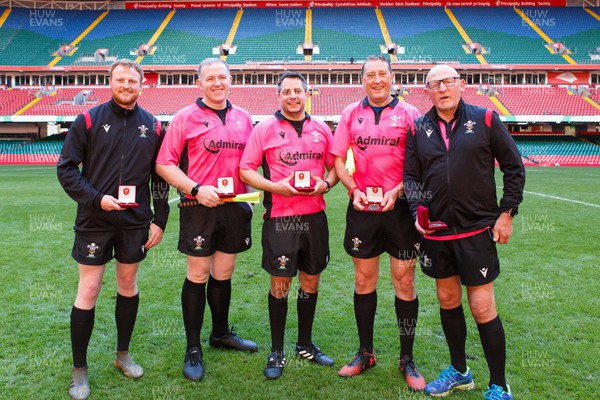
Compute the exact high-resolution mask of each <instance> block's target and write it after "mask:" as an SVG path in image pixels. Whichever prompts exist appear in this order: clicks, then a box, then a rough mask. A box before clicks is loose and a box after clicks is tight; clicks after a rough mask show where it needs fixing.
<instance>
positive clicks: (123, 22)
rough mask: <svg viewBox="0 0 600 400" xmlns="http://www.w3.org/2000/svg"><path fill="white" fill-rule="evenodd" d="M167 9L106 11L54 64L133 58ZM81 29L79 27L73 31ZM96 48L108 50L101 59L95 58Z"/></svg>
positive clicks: (161, 20)
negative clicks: (70, 53)
mask: <svg viewBox="0 0 600 400" xmlns="http://www.w3.org/2000/svg"><path fill="white" fill-rule="evenodd" d="M89 12H91V11H89ZM168 12H169V11H168V10H152V11H148V10H139V11H129V10H113V11H110V12H109V13H108V15H107V16H106V17H105V18H104V19H103V20H102V21H100V23H99V24H98V25H97V26H96V27H95V28H94V29H92V31H91V32H89V33H88V34H87V36H85V37H84V38H83V40H81V42H80V43H79V45H78V46H79V49H78V50H77V51H76V52H75V53H74V54H73V56H71V57H63V58H62V59H61V60H60V61H59V62H58V63H57V64H56V65H110V64H112V62H113V61H114V60H115V59H117V58H133V59H135V58H136V57H137V54H136V53H135V51H136V49H137V48H138V47H139V46H140V45H143V44H145V43H146V42H148V40H150V38H151V37H152V35H153V34H154V32H155V31H156V29H157V28H158V27H159V26H160V24H161V23H162V22H163V20H164V19H165V17H166V16H167V14H168ZM88 25H89V24H88ZM86 28H87V26H86ZM83 30H84V29H81V30H80V31H79V32H77V34H79V33H80V32H81V31H83ZM98 49H108V54H107V56H106V57H105V58H104V59H103V60H102V59H100V60H99V59H96V58H95V53H96V51H97V50H98ZM132 53H133V54H132Z"/></svg>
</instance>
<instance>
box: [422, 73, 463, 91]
mask: <svg viewBox="0 0 600 400" xmlns="http://www.w3.org/2000/svg"><path fill="white" fill-rule="evenodd" d="M459 78H460V77H458V76H453V77H450V78H444V79H440V80H437V81H429V82H428V83H427V87H428V88H429V89H431V90H440V85H441V84H442V83H443V84H444V86H446V87H447V88H451V87H453V86H454V85H456V80H457V79H459Z"/></svg>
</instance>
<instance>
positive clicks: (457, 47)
mask: <svg viewBox="0 0 600 400" xmlns="http://www.w3.org/2000/svg"><path fill="white" fill-rule="evenodd" d="M4 11H5V9H4V8H1V7H0V15H2V13H3V12H4ZM594 12H595V13H596V14H600V9H598V8H596V9H594ZM520 13H522V14H520ZM5 14H8V18H7V19H6V21H5V22H4V23H3V25H2V26H1V28H0V66H6V67H10V66H23V67H34V68H33V69H31V70H30V71H33V72H31V73H30V74H31V75H32V76H31V77H29V76H18V75H16V74H23V75H26V74H27V72H25V73H23V72H21V71H19V72H14V71H15V69H14V68H13V69H10V68H7V69H6V70H7V71H8V72H4V71H2V72H0V116H1V117H2V118H4V120H5V121H9V120H10V121H13V120H12V119H9V118H6V117H10V116H13V117H14V116H15V113H17V112H21V111H23V107H25V106H26V105H28V104H30V105H31V107H30V108H28V109H27V110H25V111H23V112H22V114H21V116H19V117H18V118H31V117H34V116H42V117H41V118H38V119H35V118H34V119H29V120H28V121H39V120H42V121H46V120H47V118H48V116H49V117H50V118H52V117H54V116H57V117H67V118H64V119H62V118H61V119H59V120H60V121H69V120H70V118H69V117H74V116H76V115H78V114H80V113H81V112H83V111H85V110H87V109H89V108H91V107H94V106H95V105H97V104H100V103H102V102H105V101H108V100H109V99H110V89H109V88H107V87H105V86H101V87H98V86H60V83H58V84H57V85H56V86H55V87H47V86H46V85H44V82H46V77H48V76H49V77H50V78H51V79H52V78H53V77H56V74H58V82H64V83H65V84H66V82H73V81H74V79H75V78H74V77H75V75H77V76H78V77H77V81H78V82H79V83H81V82H82V79H84V80H83V82H86V83H85V84H86V85H88V84H89V83H88V82H90V83H93V82H95V77H96V76H95V74H103V75H104V74H105V73H106V72H105V70H106V66H107V65H110V64H111V63H112V62H113V61H114V60H115V59H116V58H118V57H126V58H130V59H136V58H138V56H140V55H143V56H144V57H143V58H141V57H140V58H138V60H139V59H141V64H142V65H144V66H147V67H148V68H147V69H146V71H152V73H151V74H147V75H148V76H151V78H149V81H148V82H147V84H146V85H145V86H144V88H143V91H142V93H141V95H140V97H139V104H140V105H141V106H142V107H144V108H146V109H147V110H149V111H150V112H152V113H153V114H155V115H158V116H160V117H161V119H163V120H165V119H167V120H168V118H169V117H170V116H171V115H173V114H175V113H176V112H177V111H179V110H180V109H182V108H183V107H186V106H188V105H190V104H192V103H193V102H194V101H195V100H196V99H197V98H198V97H199V96H201V93H200V91H199V90H198V88H197V87H196V86H195V85H189V86H183V85H178V86H173V85H170V83H171V82H175V83H186V82H187V83H191V82H192V80H193V79H194V78H193V74H194V72H192V70H191V69H190V68H189V66H194V67H195V66H196V65H197V64H198V63H199V62H200V61H201V60H202V59H204V58H206V57H211V56H216V57H218V56H219V54H218V52H219V49H220V48H221V45H222V44H224V43H228V44H231V45H232V46H233V49H232V50H230V51H229V54H227V62H228V64H230V65H234V67H233V68H234V69H235V70H234V71H233V73H234V74H235V76H234V78H235V79H236V82H242V81H244V82H246V83H249V82H254V81H255V78H257V80H259V81H262V82H271V81H272V79H276V76H277V74H278V73H281V71H283V70H286V69H288V65H290V66H292V65H294V64H296V63H298V65H296V66H292V67H290V68H291V69H299V70H300V71H304V68H305V67H306V69H307V70H309V71H310V73H312V72H315V74H314V75H317V76H319V78H310V80H311V82H321V78H320V76H321V74H323V78H324V79H323V82H331V83H334V82H337V83H338V85H331V86H330V85H325V84H323V85H321V84H318V83H317V84H313V85H312V89H313V91H312V92H313V95H312V97H311V103H310V104H311V111H310V112H311V114H313V115H316V116H321V117H326V118H327V119H328V121H330V122H332V121H333V122H335V121H336V118H337V116H339V114H340V113H341V112H342V110H343V109H344V108H345V107H346V106H347V105H348V104H350V103H352V102H355V101H360V100H361V99H362V98H363V97H364V91H363V89H362V87H361V86H360V85H357V84H353V85H349V83H350V82H352V83H356V82H357V78H356V77H357V76H358V68H360V63H361V62H362V60H363V59H364V58H365V57H367V56H368V55H371V54H380V53H382V52H383V53H385V52H386V47H385V46H383V45H385V44H387V45H392V44H394V45H396V46H397V47H394V46H392V47H388V48H387V49H388V50H389V49H393V50H397V52H396V54H392V52H390V51H388V52H389V53H390V57H391V59H392V60H393V61H394V62H396V61H395V59H396V57H397V60H398V61H397V64H396V66H395V69H396V72H398V74H399V75H401V76H402V77H401V78H398V79H400V80H401V81H402V82H404V85H403V86H400V88H401V92H400V93H399V95H400V96H401V100H403V101H406V102H407V103H409V104H412V105H414V106H415V107H417V109H418V110H419V111H420V112H421V113H425V112H427V111H428V110H429V109H430V108H431V102H430V100H429V99H428V98H427V94H426V92H425V90H424V89H423V86H422V85H414V84H411V83H414V82H419V81H422V79H423V76H424V72H425V71H424V68H429V67H430V65H431V64H436V63H442V62H452V63H456V65H457V66H458V68H459V70H460V72H461V74H463V73H465V74H466V76H468V77H469V78H468V79H469V82H472V83H474V84H471V85H469V86H467V87H466V89H465V91H464V92H463V98H464V100H465V101H466V102H468V103H471V104H475V105H478V106H482V107H486V108H490V109H492V110H494V111H496V112H497V113H498V114H500V115H502V114H506V115H507V118H506V120H507V121H509V122H508V124H509V125H510V124H511V121H512V127H511V128H510V129H513V130H516V131H519V130H521V129H522V128H523V127H522V126H516V124H517V123H518V124H520V125H522V124H524V122H522V121H523V117H524V116H525V119H526V120H529V118H528V117H529V116H535V118H532V119H533V120H535V121H539V122H541V123H539V124H535V125H533V133H532V132H529V133H528V134H516V135H515V138H516V140H517V144H518V146H519V149H520V151H521V153H522V157H523V160H524V162H526V164H527V165H600V154H599V152H598V149H600V146H598V143H600V139H599V138H600V134H596V133H587V134H583V133H581V132H580V131H581V123H579V126H577V128H576V130H577V132H578V135H580V137H581V139H579V138H574V137H571V136H565V134H564V132H563V130H564V131H567V132H573V131H575V129H574V128H570V129H565V128H564V125H565V124H564V123H563V124H559V123H557V117H559V119H562V118H563V117H565V119H564V121H567V120H569V119H570V121H573V120H575V121H579V120H581V119H582V117H586V116H587V117H588V118H583V123H587V122H586V121H596V120H597V119H594V118H590V117H595V116H598V115H600V109H598V108H596V107H595V105H594V103H593V102H595V103H596V104H600V90H599V89H598V87H597V83H595V82H597V79H598V73H599V72H600V70H598V71H596V70H595V69H593V68H595V65H594V64H600V21H598V20H597V19H595V18H594V17H593V16H592V13H588V12H587V11H586V10H585V9H583V8H580V7H566V8H565V7H560V8H558V7H557V8H553V7H549V8H548V7H538V8H509V7H506V8H503V7H468V8H460V7H457V8H453V7H452V8H447V9H446V8H442V7H437V8H436V7H422V8H421V7H420V8H392V7H390V8H387V7H383V8H381V9H377V10H376V9H375V8H348V7H339V8H321V7H317V8H312V9H311V15H312V17H311V19H310V20H312V24H310V25H308V26H306V23H307V22H306V21H307V10H306V9H305V8H247V9H243V10H242V9H239V10H238V9H235V8H223V9H210V10H207V9H186V10H179V9H178V10H114V9H113V10H110V11H108V12H103V11H89V10H88V11H82V10H52V9H40V10H35V9H31V10H30V9H19V8H14V9H12V10H11V11H10V13H8V11H7V12H6V13H5ZM521 15H523V17H522V16H521ZM378 17H379V18H378ZM526 19H529V20H531V22H533V23H534V24H537V27H539V28H540V29H541V30H542V31H543V33H541V34H540V33H538V32H536V31H535V29H533V28H532V27H531V26H530V25H529V23H528V21H526ZM98 21H99V22H98ZM238 21H239V25H238V24H237V22H238ZM95 22H98V24H97V25H96V26H94V24H95ZM167 22H168V23H167ZM417 22H418V23H417ZM161 25H162V27H164V28H165V29H164V30H162V27H161ZM92 27H93V29H90V28H92ZM86 29H87V30H88V32H87V34H86V35H82V33H83V32H85V31H86ZM161 30H162V31H161ZM161 32H162V33H161ZM159 33H160V35H159ZM544 34H546V35H548V36H549V37H550V38H551V39H552V40H554V41H556V42H559V43H561V45H562V44H564V46H566V47H565V48H569V49H570V54H569V55H570V57H571V58H572V59H573V60H575V62H577V63H580V64H592V65H587V66H586V67H584V68H582V71H583V72H580V71H579V70H577V69H569V68H565V69H564V72H571V71H573V74H571V76H572V78H573V79H577V81H573V82H574V83H573V84H572V85H571V86H572V87H571V88H568V87H567V86H566V84H565V85H561V86H552V85H510V86H507V85H500V84H493V83H490V84H487V83H486V82H498V81H499V79H500V78H501V77H502V76H503V75H504V79H510V80H511V82H514V81H519V82H523V81H527V82H537V79H539V80H540V81H544V76H545V73H547V77H548V81H549V82H556V81H557V80H556V75H557V74H555V73H554V71H559V74H560V72H562V71H561V70H562V66H565V65H566V64H567V63H569V62H573V61H571V59H570V58H569V56H566V57H563V56H561V55H559V54H553V53H552V52H551V51H550V50H549V49H548V46H547V43H546V41H545V40H544V38H543V37H542V36H543V35H544ZM80 35H81V37H79V36H80ZM78 37H79V38H78ZM74 40H76V41H78V43H77V44H75V46H76V47H77V49H76V50H74V51H73V52H72V56H69V55H68V54H63V56H62V58H60V59H55V55H53V54H52V53H54V52H55V51H56V50H57V49H59V48H60V46H62V45H65V44H70V43H73V41H74ZM305 40H307V41H308V42H311V40H312V43H313V44H314V45H315V46H318V48H319V51H315V52H314V53H313V54H312V62H311V57H308V56H307V57H306V58H305V55H304V54H298V49H299V48H300V49H302V44H303V43H304V41H305ZM471 42H475V43H476V45H475V47H471V48H469V44H470V43H471ZM381 46H383V47H381ZM99 49H106V50H107V53H102V54H101V56H102V57H99V56H98V53H97V51H98V50H99ZM138 49H139V50H143V51H144V53H139V52H138ZM476 49H479V50H482V51H481V54H474V53H475V50H476ZM63 50H64V49H63ZM70 52H71V51H70V49H69V52H67V53H70ZM594 52H596V53H595V54H597V55H598V57H595V58H593V57H591V56H590V54H591V53H594ZM300 53H301V52H300ZM223 58H224V57H223ZM596 58H597V59H596ZM53 60H54V61H53ZM51 62H52V63H51ZM263 62H267V63H270V64H269V65H267V66H265V64H261V63H263ZM351 62H355V64H357V65H355V66H351V65H349V64H350V63H351ZM486 62H487V63H489V64H492V65H491V66H490V67H489V68H487V69H486V68H485V66H481V67H482V69H478V68H472V64H478V63H482V64H483V63H486ZM49 63H51V64H49ZM54 63H56V67H55V68H56V71H58V72H52V75H50V74H48V72H45V71H46V70H47V68H46V69H44V68H41V67H45V66H48V67H50V68H53V65H54ZM279 63H281V65H279ZM325 64H327V65H325ZM465 64H469V65H471V67H467V68H465V69H463V68H461V67H462V65H465ZM508 64H510V65H509V68H508V69H503V68H504V67H505V66H506V65H508ZM530 64H536V69H535V70H534V69H531V66H530ZM319 65H323V68H322V70H319V68H320V67H319ZM422 65H423V66H422ZM511 65H512V66H514V65H516V66H517V67H512V66H511ZM521 65H522V67H521ZM526 65H527V66H526ZM155 66H156V67H157V68H156V69H153V67H155ZM171 66H177V67H176V68H172V71H173V72H172V73H171V72H170V71H169V68H171ZM499 66H501V67H502V68H501V69H496V67H499ZM538 66H541V67H539V68H538ZM544 66H548V67H547V68H544ZM38 67H40V68H38ZM63 67H64V68H65V69H66V70H65V71H63ZM70 67H74V68H70ZM78 67H92V68H91V69H89V68H78ZM96 67H97V68H96ZM94 68H96V69H94ZM578 68H579V67H578ZM67 70H68V71H67ZM71 70H72V71H74V72H71ZM42 71H43V72H42ZM79 71H83V72H79ZM88 71H89V72H88ZM163 71H167V73H166V75H165V73H164V72H163ZM265 71H268V73H265ZM323 71H329V72H328V74H330V76H329V77H326V76H325V74H327V72H323ZM490 71H494V72H493V73H490ZM506 71H508V74H506ZM529 71H531V73H529ZM550 71H553V72H552V73H551V72H550ZM588 71H589V72H588ZM61 74H62V75H63V76H62V80H61V76H60V75H61ZM67 74H68V76H67ZM80 74H81V76H83V77H84V78H80V77H79V75H80ZM478 74H480V75H478ZM528 74H529V75H530V78H528V77H527V75H528ZM11 75H14V80H11ZM88 75H91V77H92V79H87V80H86V77H87V76H88ZM159 75H160V78H159ZM167 75H168V76H167ZM564 75H568V74H564ZM179 76H181V77H182V78H181V80H179ZM260 76H262V77H263V78H260ZM490 76H491V77H492V78H493V79H492V78H490ZM507 76H509V77H507ZM100 77H101V78H103V77H102V76H100ZM265 77H266V79H265ZM334 77H335V79H334ZM499 77H500V78H499ZM515 77H518V78H516V80H514V79H515ZM586 77H587V79H588V80H589V83H591V87H589V88H588V85H589V83H588V82H586V81H585V79H586ZM18 78H19V79H18ZM67 78H68V79H67ZM567 78H568V79H571V78H569V77H567ZM263 79H264V80H263ZM559 79H562V78H559ZM568 79H567V80H566V82H570V80H568ZM563 80H565V79H563ZM342 82H344V85H342V84H341V83H342ZM406 82H409V83H408V84H407V83H406ZM477 82H482V83H481V84H477ZM165 83H169V84H168V85H165ZM13 84H14V85H15V86H16V88H14V89H10V87H11V86H12V85H13ZM30 84H31V85H33V86H24V85H30ZM20 85H23V86H20ZM594 85H596V86H594ZM19 87H21V88H19ZM396 87H398V86H396ZM41 89H49V91H48V92H47V93H45V94H42V93H41V92H42V91H43V90H41ZM579 89H582V90H579ZM54 90H56V91H55V92H53V91H54ZM231 90H232V91H231V96H230V100H231V101H232V103H234V104H236V105H238V106H241V107H243V108H245V109H247V110H248V111H249V112H250V113H251V114H252V115H253V116H257V117H258V119H260V118H262V116H267V115H271V114H272V113H273V111H274V110H276V109H278V108H279V104H278V100H277V92H276V88H275V86H274V84H269V85H245V86H244V85H233V86H232V87H231ZM569 90H571V91H569ZM588 90H589V99H588V100H593V101H590V102H588V101H586V98H583V97H582V96H581V95H579V94H577V93H583V95H587V94H586V93H585V92H586V91H588ZM572 92H574V93H572ZM49 93H51V94H49ZM36 96H41V97H39V99H37V100H36V101H37V102H33V103H31V102H32V100H34V99H36ZM488 96H495V97H488ZM20 110H21V111H20ZM544 116H547V117H548V118H546V119H544V118H543V117H544ZM573 117H574V118H573ZM15 119H16V120H17V121H20V120H19V119H17V117H15ZM543 121H546V122H543ZM37 123H38V122H33V123H31V126H32V127H33V128H32V129H33V130H32V131H31V132H35V135H36V136H32V137H39V136H40V134H42V132H44V129H43V127H42V128H41V129H39V130H38V128H39V125H36V124H37ZM61 123H62V122H61ZM569 124H572V125H577V124H578V123H577V122H575V123H573V122H569ZM65 127H68V122H67V123H66V124H64V125H63V126H62V128H65ZM584 129H585V130H593V129H594V127H593V124H592V123H588V126H587V127H585V128H584ZM528 130H532V129H531V128H530V129H528ZM547 130H556V131H560V132H556V135H551V136H540V135H539V132H544V133H546V131H547ZM22 137H25V136H21V138H22ZM26 137H29V136H26ZM63 137H64V136H63V135H54V136H52V137H51V138H46V139H42V140H38V141H32V142H30V141H23V140H19V139H20V138H19V137H17V136H15V137H14V138H12V140H9V141H0V164H3V163H4V164H5V163H17V164H19V163H25V164H26V163H55V162H56V159H57V154H58V152H59V150H60V146H61V145H62V139H63Z"/></svg>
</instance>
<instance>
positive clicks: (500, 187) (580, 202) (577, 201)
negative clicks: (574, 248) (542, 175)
mask: <svg viewBox="0 0 600 400" xmlns="http://www.w3.org/2000/svg"><path fill="white" fill-rule="evenodd" d="M496 187H497V188H498V189H502V186H496ZM523 193H527V194H535V195H536V196H541V197H548V198H549V199H554V200H562V201H568V202H570V203H577V204H583V205H584V206H590V207H596V208H600V205H598V204H592V203H586V202H583V201H579V200H572V199H565V198H564V197H558V196H551V195H549V194H544V193H536V192H528V191H527V190H525V191H523Z"/></svg>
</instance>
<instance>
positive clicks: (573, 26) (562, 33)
mask: <svg viewBox="0 0 600 400" xmlns="http://www.w3.org/2000/svg"><path fill="white" fill-rule="evenodd" d="M521 11H523V12H524V13H525V15H528V16H529V17H530V18H531V19H532V20H533V21H534V22H536V24H537V25H538V26H539V27H540V28H541V29H542V30H543V31H544V33H546V34H547V35H548V36H549V37H550V38H552V39H553V40H554V41H556V42H561V43H563V44H564V45H566V46H567V48H569V49H570V54H569V55H570V56H571V58H573V60H575V61H576V62H577V63H578V64H600V60H591V59H590V56H589V54H590V53H592V52H598V50H597V48H598V47H600V21H598V20H596V19H594V18H593V17H592V16H591V15H590V14H588V13H587V12H586V11H585V10H584V9H583V8H579V7H547V8H542V9H540V8H522V9H521Z"/></svg>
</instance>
